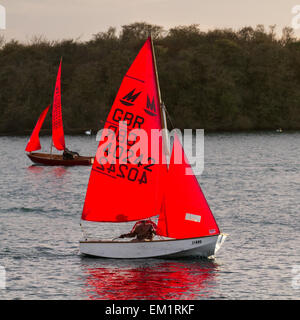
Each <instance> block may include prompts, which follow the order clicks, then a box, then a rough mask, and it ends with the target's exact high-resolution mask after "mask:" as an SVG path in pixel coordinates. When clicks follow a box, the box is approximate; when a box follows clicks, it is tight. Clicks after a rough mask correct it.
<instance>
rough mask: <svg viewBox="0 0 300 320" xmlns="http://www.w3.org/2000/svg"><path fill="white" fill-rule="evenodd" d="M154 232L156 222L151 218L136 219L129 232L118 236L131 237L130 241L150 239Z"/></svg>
mask: <svg viewBox="0 0 300 320" xmlns="http://www.w3.org/2000/svg"><path fill="white" fill-rule="evenodd" d="M155 234H156V224H155V223H154V222H152V221H151V220H142V221H138V222H137V223H136V224H135V225H134V226H133V228H132V230H131V231H130V232H129V233H126V234H122V235H120V238H133V237H136V238H135V239H133V240H132V241H151V240H152V239H153V237H154V235H155Z"/></svg>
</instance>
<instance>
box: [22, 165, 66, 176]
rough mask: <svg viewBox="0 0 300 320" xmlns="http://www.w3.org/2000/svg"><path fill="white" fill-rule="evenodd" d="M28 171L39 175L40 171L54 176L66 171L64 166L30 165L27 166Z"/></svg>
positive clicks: (62, 174) (61, 174) (63, 173)
mask: <svg viewBox="0 0 300 320" xmlns="http://www.w3.org/2000/svg"><path fill="white" fill-rule="evenodd" d="M27 170H28V172H30V173H34V174H36V175H39V174H41V173H46V174H52V175H54V176H55V177H56V178H60V177H62V176H64V175H65V174H66V173H67V172H68V171H67V169H66V168H65V167H47V166H46V167H44V166H36V165H31V166H29V167H28V168H27Z"/></svg>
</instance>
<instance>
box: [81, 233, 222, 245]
mask: <svg viewBox="0 0 300 320" xmlns="http://www.w3.org/2000/svg"><path fill="white" fill-rule="evenodd" d="M219 235H224V233H216V234H213V235H211V236H200V237H193V238H184V239H175V238H172V239H159V240H150V241H115V240H111V241H108V240H80V241H79V243H118V244H120V243H125V244H128V243H131V244H137V243H154V242H165V241H183V240H193V239H199V238H210V237H216V236H219Z"/></svg>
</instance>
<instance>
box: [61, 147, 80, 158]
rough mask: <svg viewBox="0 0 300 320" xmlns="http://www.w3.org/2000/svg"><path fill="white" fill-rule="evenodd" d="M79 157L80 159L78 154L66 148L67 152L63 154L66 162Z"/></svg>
mask: <svg viewBox="0 0 300 320" xmlns="http://www.w3.org/2000/svg"><path fill="white" fill-rule="evenodd" d="M77 157H79V153H78V152H74V151H70V150H69V149H67V148H65V150H64V152H63V159H64V160H73V159H75V158H77Z"/></svg>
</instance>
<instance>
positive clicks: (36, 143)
mask: <svg viewBox="0 0 300 320" xmlns="http://www.w3.org/2000/svg"><path fill="white" fill-rule="evenodd" d="M49 108H50V105H49V106H48V107H47V108H46V109H45V110H44V111H43V112H42V113H41V115H40V117H39V119H38V121H37V123H36V125H35V127H34V129H33V131H32V134H31V136H30V139H29V141H28V144H27V146H26V149H25V151H27V152H32V151H36V150H39V149H41V144H40V139H39V133H40V130H41V127H42V125H43V123H44V120H45V118H46V115H47V112H48V110H49Z"/></svg>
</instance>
